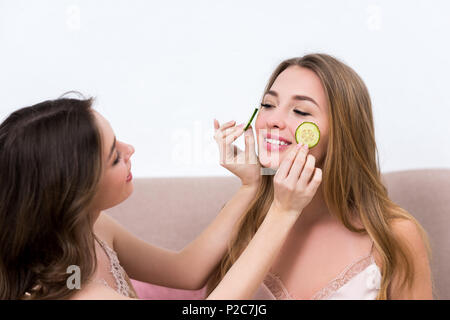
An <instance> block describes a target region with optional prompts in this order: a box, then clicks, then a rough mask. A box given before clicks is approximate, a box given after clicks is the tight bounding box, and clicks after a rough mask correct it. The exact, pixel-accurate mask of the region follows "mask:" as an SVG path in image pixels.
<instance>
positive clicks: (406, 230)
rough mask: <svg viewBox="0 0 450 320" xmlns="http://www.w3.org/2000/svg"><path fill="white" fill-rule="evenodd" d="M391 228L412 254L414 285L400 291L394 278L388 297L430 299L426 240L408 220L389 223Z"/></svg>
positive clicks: (430, 281)
mask: <svg viewBox="0 0 450 320" xmlns="http://www.w3.org/2000/svg"><path fill="white" fill-rule="evenodd" d="M391 228H392V231H393V232H394V233H395V235H396V236H398V237H399V238H400V239H402V240H403V241H405V242H406V245H407V246H408V247H409V249H410V252H411V253H412V256H411V258H412V263H413V268H414V274H413V277H414V285H413V287H412V288H411V289H410V290H400V289H398V288H399V279H397V277H396V276H394V280H393V282H392V286H391V287H390V296H391V297H392V298H393V299H432V298H433V296H432V276H431V268H430V261H429V259H430V257H429V252H428V244H427V243H426V242H425V241H426V239H424V238H423V234H422V232H421V230H420V228H419V226H418V225H417V224H416V223H415V222H414V221H411V220H409V219H395V220H394V221H392V222H391ZM425 236H426V235H425ZM397 289H398V290H397Z"/></svg>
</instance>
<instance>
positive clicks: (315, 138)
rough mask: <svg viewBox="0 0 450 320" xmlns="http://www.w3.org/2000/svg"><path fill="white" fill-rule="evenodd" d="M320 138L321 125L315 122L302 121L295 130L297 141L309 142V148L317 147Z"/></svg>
mask: <svg viewBox="0 0 450 320" xmlns="http://www.w3.org/2000/svg"><path fill="white" fill-rule="evenodd" d="M319 140H320V130H319V127H318V126H317V125H316V124H315V123H313V122H308V121H305V122H302V123H301V124H300V125H299V126H298V127H297V130H295V141H297V143H302V144H307V145H308V148H310V149H311V148H312V147H315V146H316V145H317V144H318V143H319Z"/></svg>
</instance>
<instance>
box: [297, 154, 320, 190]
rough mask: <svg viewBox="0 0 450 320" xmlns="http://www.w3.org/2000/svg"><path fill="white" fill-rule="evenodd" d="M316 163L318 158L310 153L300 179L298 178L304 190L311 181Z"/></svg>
mask: <svg viewBox="0 0 450 320" xmlns="http://www.w3.org/2000/svg"><path fill="white" fill-rule="evenodd" d="M315 165H316V158H315V157H314V156H313V155H312V154H308V155H307V157H306V163H305V166H304V167H303V170H302V172H301V173H300V179H298V182H297V183H298V185H299V186H300V188H301V189H302V190H304V189H306V187H307V186H308V183H309V181H310V180H311V176H312V175H313V173H314V169H315Z"/></svg>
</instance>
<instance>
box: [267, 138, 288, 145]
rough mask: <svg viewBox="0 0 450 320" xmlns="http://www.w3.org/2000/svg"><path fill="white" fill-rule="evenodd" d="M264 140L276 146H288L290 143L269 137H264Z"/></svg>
mask: <svg viewBox="0 0 450 320" xmlns="http://www.w3.org/2000/svg"><path fill="white" fill-rule="evenodd" d="M264 141H265V142H267V143H270V144H273V145H277V146H288V145H290V144H291V143H289V142H285V141H280V140H277V139H269V138H264Z"/></svg>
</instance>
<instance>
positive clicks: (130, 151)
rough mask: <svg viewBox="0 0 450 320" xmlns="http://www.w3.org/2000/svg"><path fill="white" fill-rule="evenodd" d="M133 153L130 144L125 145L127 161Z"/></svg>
mask: <svg viewBox="0 0 450 320" xmlns="http://www.w3.org/2000/svg"><path fill="white" fill-rule="evenodd" d="M133 153H134V147H133V146H132V145H131V144H127V160H128V159H130V157H131V156H132V155H133Z"/></svg>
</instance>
